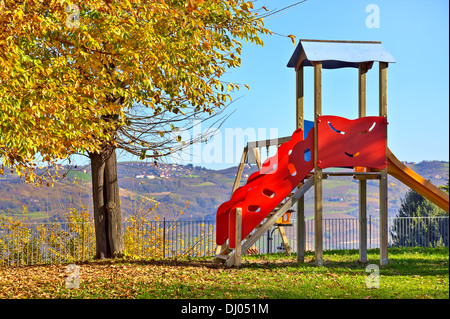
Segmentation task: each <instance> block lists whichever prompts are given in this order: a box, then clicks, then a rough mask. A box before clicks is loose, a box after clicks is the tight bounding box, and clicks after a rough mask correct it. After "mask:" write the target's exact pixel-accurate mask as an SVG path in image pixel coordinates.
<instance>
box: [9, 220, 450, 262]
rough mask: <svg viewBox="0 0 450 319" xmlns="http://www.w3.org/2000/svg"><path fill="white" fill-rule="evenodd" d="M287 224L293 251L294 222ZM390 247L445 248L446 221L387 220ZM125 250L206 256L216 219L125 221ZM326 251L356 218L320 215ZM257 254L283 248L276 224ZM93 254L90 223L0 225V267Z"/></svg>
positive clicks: (352, 236) (353, 228)
mask: <svg viewBox="0 0 450 319" xmlns="http://www.w3.org/2000/svg"><path fill="white" fill-rule="evenodd" d="M292 223H293V225H292V226H293V227H285V232H286V236H287V238H288V242H289V245H290V247H291V249H292V251H293V252H296V251H297V240H296V234H297V231H296V229H297V227H296V220H295V219H293V220H292ZM367 223H368V224H367V246H368V248H378V247H379V219H378V218H371V217H369V218H368V219H367ZM305 224H306V250H310V251H313V250H314V220H306V221H305ZM388 226H389V245H390V246H406V247H416V246H421V247H436V246H440V247H448V246H449V219H448V216H444V217H402V218H389V221H388ZM123 235H124V246H125V253H126V254H127V255H129V256H132V257H136V258H180V257H187V256H191V257H207V256H213V255H214V252H215V221H213V220H206V221H205V220H202V221H166V220H162V221H134V222H125V223H124V224H123ZM323 247H324V249H325V250H333V249H358V247H359V219H357V218H346V219H323ZM255 248H256V249H257V250H258V251H259V253H273V252H280V251H284V246H283V244H282V239H281V236H280V234H279V232H278V230H277V228H276V227H273V228H272V229H270V230H269V231H268V232H266V233H265V234H264V235H263V236H262V237H261V238H260V239H259V240H258V241H257V242H256V243H255ZM94 256H95V235H94V224H93V222H77V223H69V222H66V223H59V222H58V223H41V224H37V223H33V224H27V223H20V222H15V223H12V224H4V223H3V224H1V225H0V265H32V264H42V263H67V262H77V261H84V260H90V259H92V258H94Z"/></svg>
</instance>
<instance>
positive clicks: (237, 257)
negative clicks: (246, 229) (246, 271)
mask: <svg viewBox="0 0 450 319" xmlns="http://www.w3.org/2000/svg"><path fill="white" fill-rule="evenodd" d="M241 257H242V208H240V207H238V208H236V246H235V248H234V266H235V267H241Z"/></svg>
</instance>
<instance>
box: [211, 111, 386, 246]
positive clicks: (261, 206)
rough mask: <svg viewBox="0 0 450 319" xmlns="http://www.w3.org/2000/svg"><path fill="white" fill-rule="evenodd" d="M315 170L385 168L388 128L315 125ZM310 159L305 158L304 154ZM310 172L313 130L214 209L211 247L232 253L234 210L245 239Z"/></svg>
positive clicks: (365, 121) (361, 121)
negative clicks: (225, 248)
mask: <svg viewBox="0 0 450 319" xmlns="http://www.w3.org/2000/svg"><path fill="white" fill-rule="evenodd" d="M317 132H318V133H317V140H318V156H317V157H318V158H317V165H318V167H320V168H327V167H357V166H359V167H369V168H377V169H383V168H385V167H386V166H387V160H386V149H387V147H386V141H387V139H386V135H387V122H386V119H385V118H384V117H380V116H368V117H363V118H358V119H355V120H349V119H345V118H342V117H338V116H329V115H328V116H320V117H319V118H318V119H317ZM307 153H310V154H307ZM313 168H314V130H310V131H309V133H308V136H307V138H306V139H304V140H303V131H302V130H300V129H298V130H296V131H295V132H294V134H293V135H292V138H291V139H290V140H289V141H288V142H286V143H283V144H282V145H281V146H280V147H279V148H278V151H277V154H276V155H275V156H273V157H270V158H268V159H267V160H266V161H265V162H264V164H263V165H262V168H261V170H260V171H259V172H256V173H253V174H252V175H251V176H250V177H249V179H248V181H247V184H246V185H244V186H242V187H240V188H238V189H237V190H236V191H235V192H234V193H233V196H232V197H231V199H230V200H229V201H227V202H225V203H223V204H222V205H220V206H219V208H218V210H217V215H216V243H217V245H223V244H224V243H225V242H226V240H227V239H229V243H228V245H229V247H230V248H234V247H235V229H236V226H235V223H236V208H237V207H240V208H242V237H243V238H245V237H246V236H247V235H248V234H249V233H250V232H251V231H252V230H253V229H254V228H255V227H256V226H258V225H259V224H260V223H261V221H262V220H263V219H264V218H265V217H266V216H267V215H268V214H269V213H270V212H272V211H273V210H274V208H275V207H276V206H277V205H278V204H279V203H280V202H281V201H282V200H283V199H284V198H286V196H287V195H288V194H289V193H290V192H292V190H293V189H294V188H295V187H297V186H298V185H299V183H300V182H301V181H302V180H303V179H304V178H305V177H306V175H307V174H308V173H309V172H310V171H311V170H312V169H313Z"/></svg>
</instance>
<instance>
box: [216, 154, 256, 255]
mask: <svg viewBox="0 0 450 319" xmlns="http://www.w3.org/2000/svg"><path fill="white" fill-rule="evenodd" d="M256 153H258V152H256ZM247 154H248V147H244V151H243V152H242V157H241V162H240V163H239V166H238V170H237V173H236V178H235V179H234V184H233V189H232V190H231V196H230V198H231V197H233V193H234V192H235V190H236V189H238V187H239V184H240V183H241V178H242V173H243V171H244V166H245V159H246V158H247ZM257 159H258V160H259V156H258V157H257ZM221 251H222V246H221V245H218V246H217V247H216V255H218V254H220V252H221Z"/></svg>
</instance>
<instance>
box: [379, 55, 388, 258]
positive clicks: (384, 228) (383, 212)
mask: <svg viewBox="0 0 450 319" xmlns="http://www.w3.org/2000/svg"><path fill="white" fill-rule="evenodd" d="M388 65H389V64H388V63H385V62H380V63H379V103H380V104H379V113H380V116H383V117H385V118H386V119H387V68H388ZM386 144H387V143H386ZM386 153H387V150H386ZM386 161H387V158H386ZM379 200H380V266H386V265H387V264H388V181H387V168H385V169H383V170H381V177H380V199H379Z"/></svg>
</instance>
